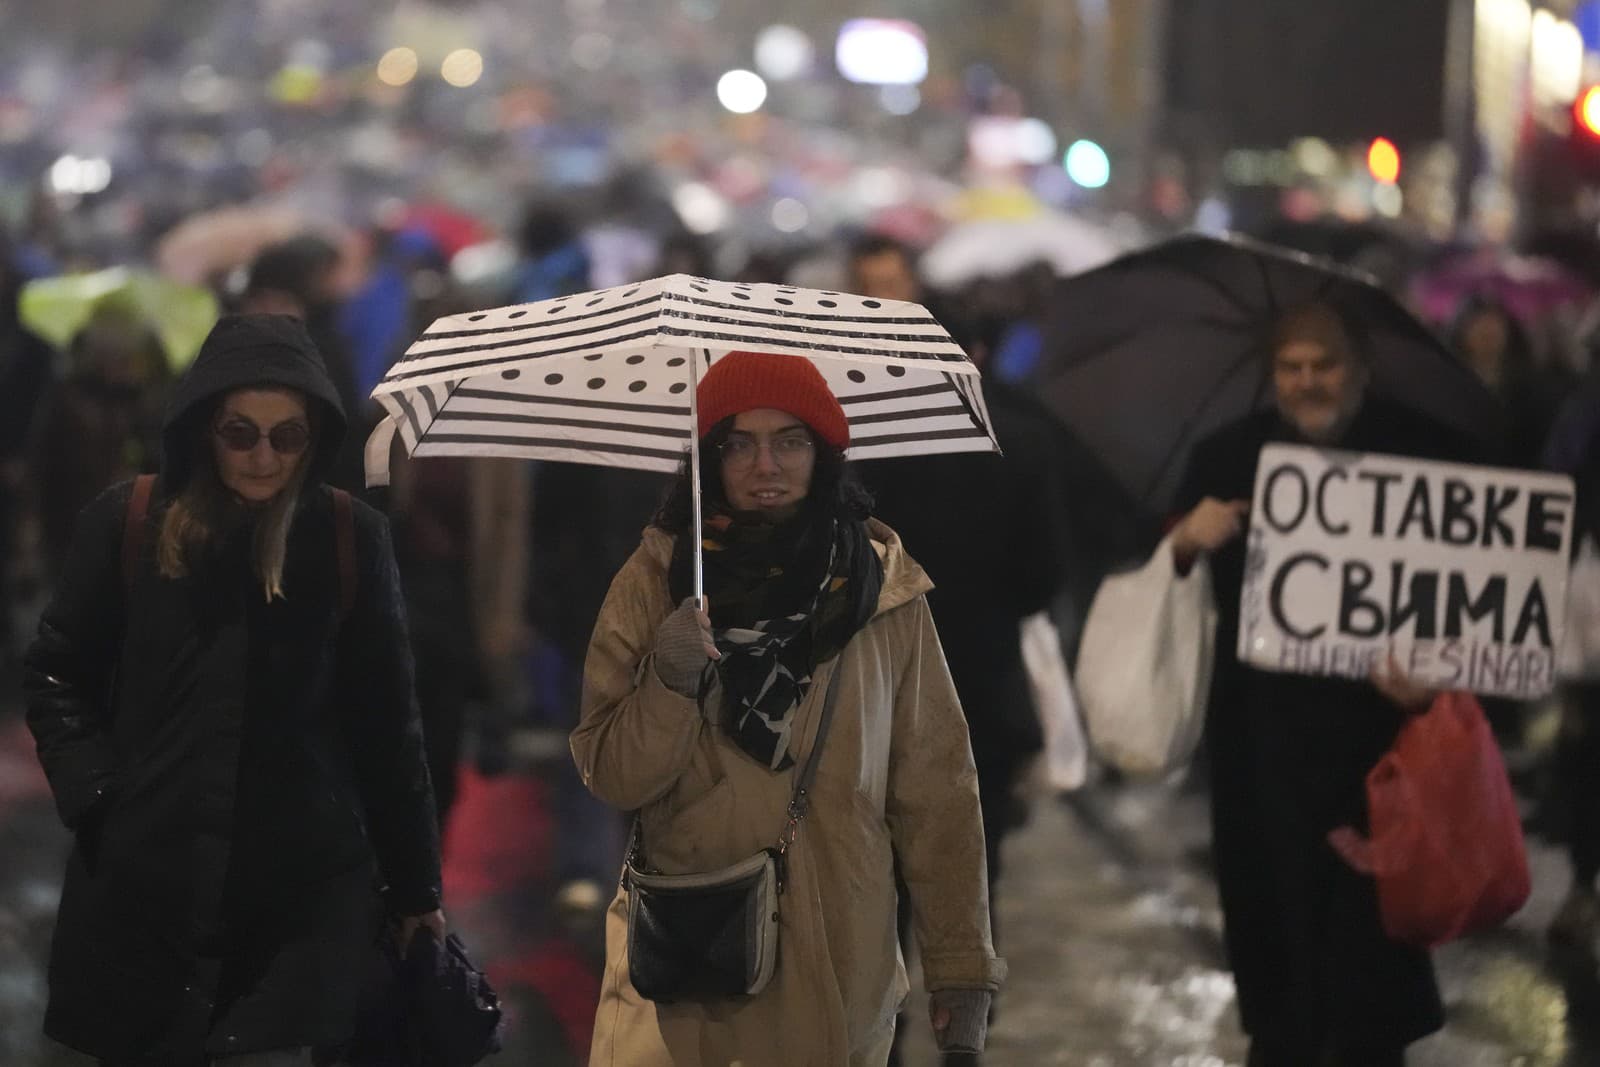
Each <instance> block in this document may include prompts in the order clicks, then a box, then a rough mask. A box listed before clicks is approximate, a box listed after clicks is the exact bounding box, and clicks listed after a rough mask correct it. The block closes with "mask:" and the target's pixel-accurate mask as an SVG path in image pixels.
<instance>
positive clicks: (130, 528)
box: [122, 474, 156, 592]
mask: <svg viewBox="0 0 1600 1067" xmlns="http://www.w3.org/2000/svg"><path fill="white" fill-rule="evenodd" d="M155 486H156V476H155V475H153V474H141V475H139V477H137V478H135V479H134V480H133V495H132V496H130V497H129V498H128V513H127V516H126V517H125V518H124V519H123V522H122V584H123V587H124V588H125V589H127V590H128V591H129V592H132V590H133V576H134V573H135V572H136V571H137V570H138V568H139V553H140V551H141V550H143V548H144V528H145V519H146V518H147V517H149V514H150V494H151V492H152V491H153V490H154V489H155Z"/></svg>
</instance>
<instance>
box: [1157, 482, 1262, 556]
mask: <svg viewBox="0 0 1600 1067" xmlns="http://www.w3.org/2000/svg"><path fill="white" fill-rule="evenodd" d="M1249 512H1250V501H1248V500H1218V499H1217V498H1216V497H1210V496H1208V497H1206V498H1205V499H1204V500H1202V501H1200V503H1199V504H1197V505H1196V506H1195V509H1194V510H1193V511H1191V512H1189V514H1187V515H1185V516H1184V517H1183V519H1182V521H1181V522H1179V523H1178V525H1177V526H1176V527H1174V528H1173V530H1172V550H1173V552H1175V553H1176V554H1177V556H1178V557H1179V558H1180V559H1193V558H1194V557H1195V556H1198V555H1201V554H1203V553H1206V552H1215V551H1216V550H1217V549H1219V548H1221V547H1222V546H1224V545H1226V544H1227V543H1228V542H1229V541H1232V540H1233V539H1234V538H1235V537H1238V536H1239V535H1240V534H1241V533H1243V532H1244V519H1245V516H1246V515H1247V514H1249Z"/></svg>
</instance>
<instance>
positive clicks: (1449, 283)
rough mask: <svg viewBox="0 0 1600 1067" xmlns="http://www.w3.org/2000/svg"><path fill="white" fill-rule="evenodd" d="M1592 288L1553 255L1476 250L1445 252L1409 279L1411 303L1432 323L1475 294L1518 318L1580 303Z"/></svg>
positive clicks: (1532, 319) (1528, 318)
mask: <svg viewBox="0 0 1600 1067" xmlns="http://www.w3.org/2000/svg"><path fill="white" fill-rule="evenodd" d="M1594 295H1595V290H1594V288H1593V286H1591V285H1590V284H1589V283H1588V282H1586V281H1584V280H1583V279H1582V278H1580V277H1579V276H1578V275H1576V274H1573V273H1572V272H1571V271H1569V270H1567V269H1566V268H1564V267H1562V266H1561V265H1560V264H1559V263H1557V262H1556V261H1555V260H1552V259H1545V258H1542V257H1536V256H1515V255H1508V254H1502V253H1498V252H1494V251H1491V250H1480V251H1475V252H1468V253H1463V254H1458V255H1454V256H1451V257H1449V258H1448V259H1446V260H1444V261H1443V262H1442V263H1440V264H1438V265H1436V266H1434V267H1433V268H1431V269H1429V270H1425V271H1423V272H1421V273H1420V274H1418V275H1417V278H1416V280H1415V281H1414V282H1412V287H1411V297H1412V302H1413V304H1414V306H1415V307H1416V308H1417V309H1418V310H1419V311H1420V312H1421V313H1422V315H1423V317H1424V318H1426V319H1428V320H1429V321H1431V322H1435V323H1443V322H1448V321H1449V320H1450V319H1452V318H1454V317H1455V314H1456V311H1457V310H1458V309H1459V308H1460V307H1461V305H1462V303H1463V302H1464V301H1466V300H1467V299H1469V298H1471V297H1474V296H1482V297H1489V298H1491V299H1493V300H1495V301H1496V302H1498V303H1500V304H1502V305H1504V306H1505V307H1506V308H1507V309H1508V310H1509V311H1510V312H1511V313H1512V314H1513V315H1515V316H1516V317H1517V318H1518V319H1519V320H1521V321H1522V322H1525V323H1528V322H1536V321H1538V320H1539V319H1541V318H1543V317H1544V316H1545V315H1547V314H1549V313H1550V312H1552V311H1554V310H1556V309H1557V308H1560V307H1565V306H1571V305H1582V304H1586V303H1588V301H1589V300H1590V299H1591V298H1593V296H1594Z"/></svg>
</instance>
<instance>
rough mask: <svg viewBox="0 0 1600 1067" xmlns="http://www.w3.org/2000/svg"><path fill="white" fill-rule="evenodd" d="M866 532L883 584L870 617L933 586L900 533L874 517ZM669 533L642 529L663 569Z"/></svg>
mask: <svg viewBox="0 0 1600 1067" xmlns="http://www.w3.org/2000/svg"><path fill="white" fill-rule="evenodd" d="M867 534H868V536H869V537H871V538H872V547H873V549H874V550H875V551H876V552H877V553H878V559H879V560H881V561H882V563H883V588H882V589H880V590H879V592H878V610H877V611H876V612H874V613H873V615H874V617H876V616H878V615H882V614H883V613H884V612H886V611H893V610H894V609H895V608H898V607H900V606H902V605H904V604H909V603H910V602H911V601H913V600H915V599H916V598H917V597H919V596H922V595H923V594H925V593H927V592H929V591H930V590H932V589H933V581H932V579H930V578H929V577H928V574H927V572H926V571H924V570H923V569H922V567H921V565H920V564H918V563H917V561H916V560H914V559H912V558H911V557H910V556H909V555H907V554H906V550H905V546H904V545H902V544H901V543H900V535H899V534H897V533H895V532H894V531H893V530H891V529H890V528H889V527H888V526H886V525H884V524H883V523H881V522H879V521H878V520H877V519H868V520H867ZM673 541H674V538H673V535H672V534H669V533H667V532H666V531H665V530H663V529H661V528H660V527H658V526H650V527H648V528H646V529H645V531H644V550H645V552H646V553H647V554H648V555H649V556H650V558H651V560H652V561H654V562H655V563H656V564H657V565H658V566H659V567H660V568H661V570H662V572H663V573H665V572H666V570H667V569H668V568H669V567H670V566H671V565H672V545H673Z"/></svg>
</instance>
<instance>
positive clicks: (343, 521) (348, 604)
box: [333, 489, 356, 619]
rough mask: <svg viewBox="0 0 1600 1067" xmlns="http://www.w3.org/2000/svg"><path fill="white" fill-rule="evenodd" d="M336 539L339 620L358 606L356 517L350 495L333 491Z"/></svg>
mask: <svg viewBox="0 0 1600 1067" xmlns="http://www.w3.org/2000/svg"><path fill="white" fill-rule="evenodd" d="M333 517H334V539H335V542H336V547H337V549H338V554H339V618H341V619H343V618H345V617H347V616H348V615H349V614H350V611H351V609H352V608H354V607H355V606H356V517H355V510H354V509H353V508H352V507H351V504H350V494H349V493H347V492H345V491H344V490H343V489H335V490H333Z"/></svg>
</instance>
